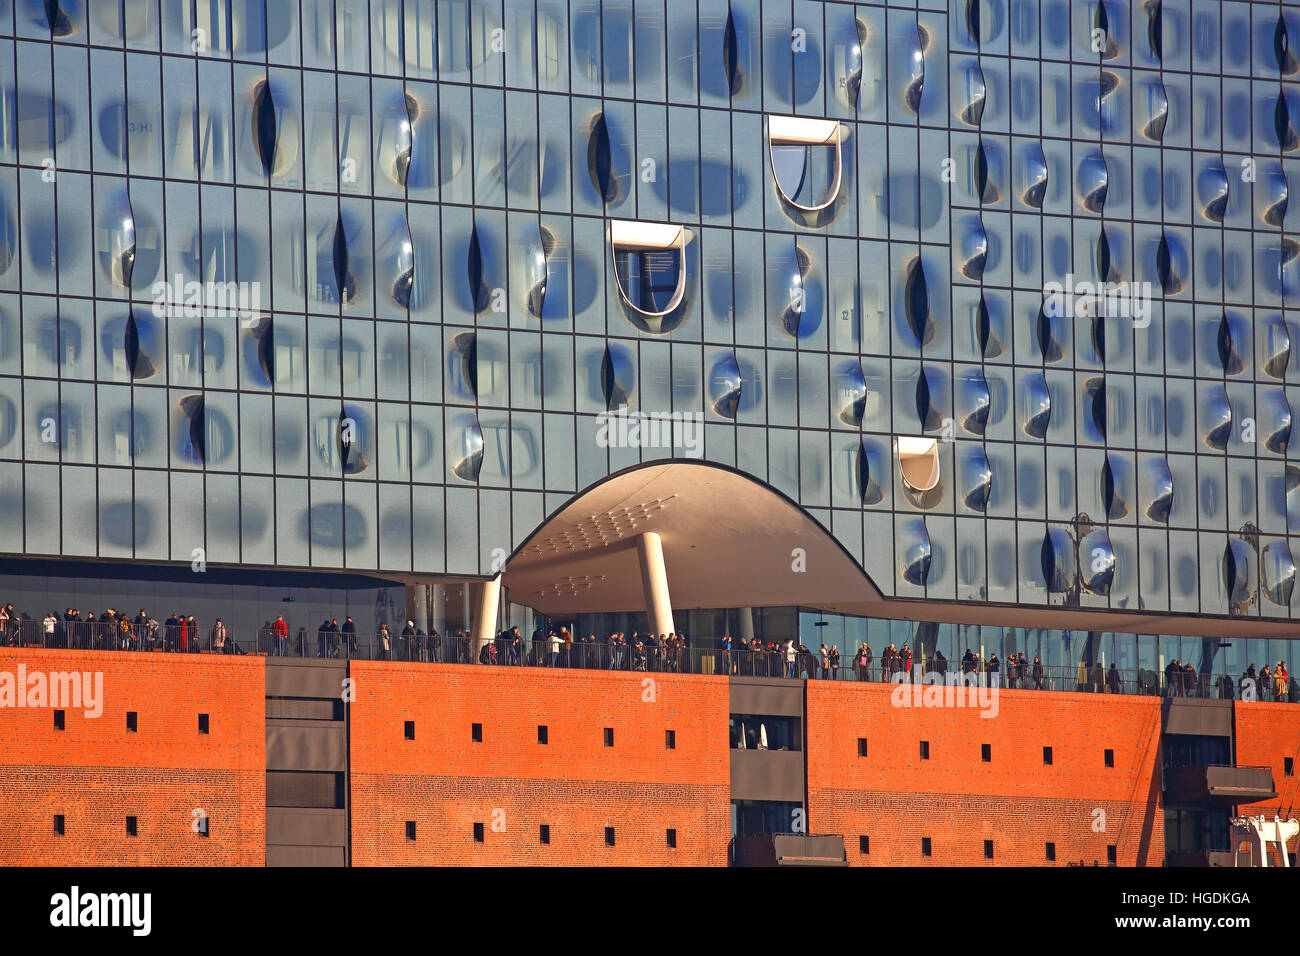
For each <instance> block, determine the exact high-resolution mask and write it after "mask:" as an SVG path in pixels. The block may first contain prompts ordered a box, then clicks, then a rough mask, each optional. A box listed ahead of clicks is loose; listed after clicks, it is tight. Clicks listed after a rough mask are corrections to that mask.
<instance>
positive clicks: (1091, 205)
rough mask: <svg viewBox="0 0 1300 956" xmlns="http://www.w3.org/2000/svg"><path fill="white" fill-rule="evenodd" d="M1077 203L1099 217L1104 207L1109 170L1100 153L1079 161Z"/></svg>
mask: <svg viewBox="0 0 1300 956" xmlns="http://www.w3.org/2000/svg"><path fill="white" fill-rule="evenodd" d="M1078 181H1079V203H1080V205H1082V206H1083V208H1084V209H1086V210H1088V211H1089V212H1095V213H1097V214H1099V215H1100V213H1101V212H1102V210H1103V209H1105V207H1106V193H1107V191H1108V190H1109V188H1110V170H1109V169H1108V168H1107V166H1106V160H1105V158H1104V157H1102V156H1101V154H1100V153H1093V154H1091V155H1089V156H1085V157H1084V158H1083V159H1082V160H1080V161H1079V177H1078Z"/></svg>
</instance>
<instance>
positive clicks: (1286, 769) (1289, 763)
mask: <svg viewBox="0 0 1300 956" xmlns="http://www.w3.org/2000/svg"><path fill="white" fill-rule="evenodd" d="M1282 775H1283V776H1285V777H1294V776H1295V758H1294V757H1283V758H1282Z"/></svg>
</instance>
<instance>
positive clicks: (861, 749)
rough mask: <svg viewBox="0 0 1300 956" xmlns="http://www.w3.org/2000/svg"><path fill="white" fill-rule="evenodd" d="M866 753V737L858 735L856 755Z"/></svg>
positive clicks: (864, 754) (861, 755)
mask: <svg viewBox="0 0 1300 956" xmlns="http://www.w3.org/2000/svg"><path fill="white" fill-rule="evenodd" d="M866 755H867V738H866V737H859V738H858V756H859V757H865V756H866Z"/></svg>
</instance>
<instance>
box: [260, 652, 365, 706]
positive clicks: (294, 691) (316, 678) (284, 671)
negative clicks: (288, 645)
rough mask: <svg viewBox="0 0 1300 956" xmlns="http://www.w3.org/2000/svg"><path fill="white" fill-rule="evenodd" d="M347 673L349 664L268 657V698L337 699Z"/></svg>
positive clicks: (344, 662)
mask: <svg viewBox="0 0 1300 956" xmlns="http://www.w3.org/2000/svg"><path fill="white" fill-rule="evenodd" d="M347 674H348V667H347V661H325V660H320V661H318V660H312V659H310V658H307V659H297V658H280V659H272V658H267V661H266V696H267V697H318V698H322V699H335V698H337V697H338V696H339V695H340V694H341V693H343V679H344V678H345V677H347Z"/></svg>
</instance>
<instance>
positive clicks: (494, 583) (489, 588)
mask: <svg viewBox="0 0 1300 956" xmlns="http://www.w3.org/2000/svg"><path fill="white" fill-rule="evenodd" d="M500 605H501V575H499V574H498V575H497V576H496V577H494V578H491V579H489V580H487V581H484V582H483V583H482V584H481V585H479V598H478V613H476V614H475V615H474V660H475V661H477V660H478V652H479V651H480V650H482V649H483V645H484V644H487V643H488V642H489V641H491V640H492V639H493V638H494V637H496V636H497V612H498V609H499V608H500Z"/></svg>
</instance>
